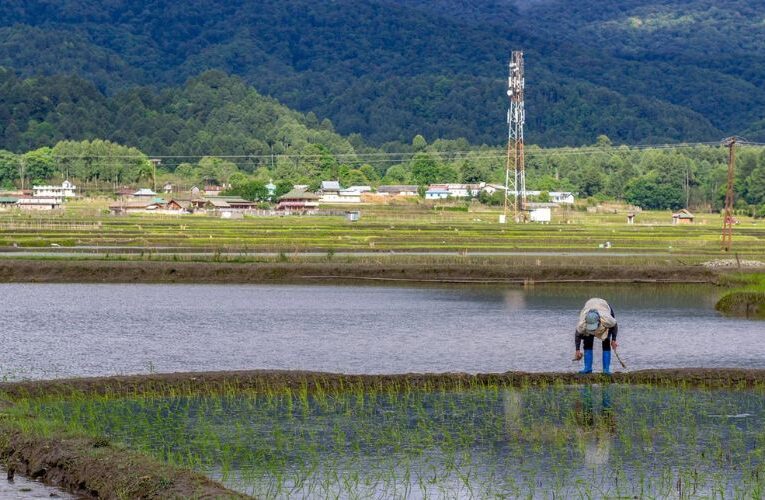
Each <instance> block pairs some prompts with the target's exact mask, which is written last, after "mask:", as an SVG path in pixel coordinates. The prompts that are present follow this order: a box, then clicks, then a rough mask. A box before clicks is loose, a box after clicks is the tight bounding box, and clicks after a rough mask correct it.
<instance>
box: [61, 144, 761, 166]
mask: <svg viewBox="0 0 765 500" xmlns="http://www.w3.org/2000/svg"><path fill="white" fill-rule="evenodd" d="M737 144H738V145H739V146H752V147H765V143H758V142H741V143H737ZM704 146H715V147H719V146H720V144H719V143H718V142H697V143H678V144H653V145H623V146H616V147H609V148H608V149H604V148H602V147H597V146H584V147H562V148H549V149H542V148H536V147H533V146H531V147H526V148H525V149H524V156H526V157H529V156H535V157H544V156H566V155H589V154H595V153H600V154H611V155H618V154H629V153H631V152H639V151H648V150H675V149H693V148H698V147H704ZM481 151H483V150H482V149H478V150H461V151H427V152H426V153H427V154H430V155H436V156H461V157H462V158H458V159H481V158H483V159H485V158H494V159H496V158H504V157H505V155H503V154H501V153H496V154H489V155H485V154H478V155H476V153H480V152H481ZM497 151H499V150H497ZM417 154H418V153H411V152H407V153H404V152H380V153H337V154H332V153H329V154H327V155H324V154H302V153H290V154H278V155H273V157H274V158H276V159H279V158H286V159H295V158H298V159H322V158H325V157H327V156H330V157H332V158H358V159H363V158H368V159H372V160H373V161H406V160H410V159H412V158H414V156H416V155H417ZM50 156H51V157H52V158H55V159H80V160H86V159H102V158H106V159H135V160H149V158H157V159H162V160H166V159H167V160H172V159H176V160H184V159H190V160H193V159H202V158H205V157H210V158H218V159H224V160H253V161H254V160H268V161H269V162H270V159H271V155H217V154H198V155H88V154H79V155H70V154H63V155H62V154H52V155H50ZM376 158H379V159H376ZM163 164H164V162H163Z"/></svg>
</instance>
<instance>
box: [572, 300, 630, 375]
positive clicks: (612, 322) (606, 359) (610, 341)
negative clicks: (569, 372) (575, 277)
mask: <svg viewBox="0 0 765 500" xmlns="http://www.w3.org/2000/svg"><path fill="white" fill-rule="evenodd" d="M614 316H615V315H614V310H613V308H612V307H611V306H610V305H608V302H606V301H605V300H603V299H597V298H593V299H590V300H588V301H587V302H585V304H584V307H583V308H582V312H580V313H579V323H577V325H576V332H575V333H574V344H575V345H576V354H575V355H574V359H576V360H580V359H582V351H581V350H580V345H581V343H582V340H584V368H583V369H582V370H581V371H580V372H579V373H592V344H593V342H594V341H595V337H597V338H598V339H599V340H602V341H603V373H605V374H606V375H610V374H611V369H610V368H611V348H614V349H616V347H617V344H616V333H617V332H618V331H619V327H618V326H617V325H616V319H615V318H614Z"/></svg>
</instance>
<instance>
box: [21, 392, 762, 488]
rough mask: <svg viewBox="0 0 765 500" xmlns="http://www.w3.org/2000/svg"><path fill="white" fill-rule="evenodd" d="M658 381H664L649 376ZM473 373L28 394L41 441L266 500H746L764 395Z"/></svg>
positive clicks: (758, 453)
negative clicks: (457, 499)
mask: <svg viewBox="0 0 765 500" xmlns="http://www.w3.org/2000/svg"><path fill="white" fill-rule="evenodd" d="M659 382H661V381H659ZM669 382H670V381H664V383H657V384H650V385H623V384H604V385H601V384H588V385H564V384H562V383H550V384H534V385H530V384H519V385H517V386H510V385H506V384H502V383H495V382H491V381H488V380H482V379H478V378H471V379H469V380H468V381H466V382H459V383H455V384H454V387H451V388H447V387H445V386H443V385H442V386H441V387H438V388H436V387H430V388H427V389H425V388H423V386H422V385H416V386H415V385H412V384H409V383H407V382H405V381H403V382H402V381H398V382H396V383H393V384H387V385H386V384H380V385H376V384H373V383H370V384H369V385H368V386H367V387H362V385H361V384H358V385H354V384H353V383H347V384H340V386H338V385H333V384H331V383H330V381H322V380H321V379H318V380H316V381H315V383H313V384H312V385H311V386H309V385H308V384H307V383H306V384H302V385H300V386H298V387H292V388H289V387H285V388H278V387H272V388H271V389H268V390H254V389H237V388H236V387H234V386H231V387H228V388H224V390H216V391H212V390H211V391H209V392H206V391H199V390H196V391H180V390H179V391H176V392H173V393H172V394H170V393H168V392H164V393H150V392H145V393H135V394H131V395H130V396H125V395H117V394H109V393H106V394H102V395H98V396H94V395H93V394H73V395H68V396H66V397H57V396H46V397H34V398H32V397H29V398H23V399H20V400H19V401H18V404H17V406H16V408H15V409H14V411H15V412H18V413H19V414H24V415H26V414H31V415H35V416H36V418H33V419H25V420H21V421H23V422H24V424H23V425H25V426H27V427H28V428H29V429H30V430H31V429H35V430H36V431H37V432H51V433H52V432H58V431H60V429H62V428H65V429H67V430H68V431H69V432H78V433H86V434H89V435H93V436H104V437H106V438H108V439H109V440H110V442H115V443H122V444H123V445H125V446H128V447H130V448H134V449H137V450H141V451H144V452H146V453H150V454H152V455H153V456H155V457H158V458H160V459H162V460H164V461H167V462H171V463H173V464H177V465H180V466H183V467H189V468H193V469H195V470H199V471H202V472H204V473H206V474H208V475H209V476H210V477H213V478H216V479H220V480H222V481H223V482H224V483H225V484H227V485H229V486H230V487H232V488H235V489H238V490H240V491H242V492H246V493H250V494H254V495H256V496H258V497H260V496H262V497H266V498H287V497H305V496H322V497H325V496H330V497H338V496H339V497H350V498H359V497H370V496H372V497H391V496H394V497H412V496H416V497H423V498H427V497H443V496H449V497H454V496H473V497H482V498H483V497H489V496H513V497H516V496H523V497H535V496H545V497H552V498H567V497H571V496H581V497H588V498H590V497H604V496H607V497H612V496H639V497H644V496H647V497H664V496H673V497H678V498H688V497H693V496H725V497H728V496H735V497H749V496H756V495H758V494H761V493H762V491H763V488H764V487H765V448H764V447H763V445H764V444H765V432H763V428H764V426H763V425H762V424H763V418H765V398H763V397H762V396H763V395H764V394H765V387H763V386H762V385H761V384H757V385H755V386H754V387H748V388H735V389H732V388H717V389H709V388H693V387H673V386H671V385H670V383H669Z"/></svg>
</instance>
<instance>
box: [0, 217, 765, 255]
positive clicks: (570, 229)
mask: <svg viewBox="0 0 765 500" xmlns="http://www.w3.org/2000/svg"><path fill="white" fill-rule="evenodd" d="M448 208H454V207H448ZM497 217H498V212H496V211H489V210H486V209H483V208H481V209H476V210H475V211H469V212H468V211H451V210H439V209H437V208H436V209H434V208H432V207H369V208H362V218H361V220H360V221H358V222H350V221H347V220H346V219H345V218H343V217H338V216H336V217H329V216H326V217H320V216H314V217H297V216H293V217H247V218H244V219H238V220H225V219H219V218H212V217H206V216H197V215H187V216H175V217H174V216H162V215H144V216H125V217H113V216H108V215H102V214H89V213H86V212H83V211H78V210H69V211H67V212H64V213H62V214H19V213H12V212H6V213H2V214H0V248H3V249H5V250H9V251H10V250H13V251H23V250H29V249H41V248H47V249H50V250H51V251H63V250H65V249H68V250H69V251H72V250H75V249H76V250H77V251H83V252H87V251H98V252H104V251H105V252H112V253H119V252H120V251H122V252H125V251H129V252H133V253H137V252H141V251H146V252H149V251H152V252H169V253H183V252H209V253H215V252H224V253H232V252H241V253H247V252H274V253H281V252H284V253H301V252H330V253H334V252H366V253H368V252H386V253H390V252H391V251H393V252H450V253H454V252H462V253H464V252H601V253H603V254H608V253H612V254H613V253H623V252H630V253H636V254H640V253H657V252H660V253H672V254H685V255H719V253H720V227H721V219H720V216H719V215H717V214H705V215H703V216H699V217H698V218H697V220H698V223H697V224H694V225H682V226H673V225H671V223H670V222H668V221H671V214H669V213H668V212H646V213H642V214H640V215H639V216H638V222H637V223H636V224H635V225H627V224H626V222H625V217H624V215H623V214H622V215H618V214H614V215H601V214H587V213H584V212H577V211H568V212H563V213H562V214H559V215H558V216H557V217H556V218H555V219H554V221H553V223H551V224H507V225H501V224H498V223H497V222H496V221H497ZM606 242H608V244H607V243H606ZM609 244H610V248H602V247H601V246H609ZM734 247H735V248H734V249H735V251H736V253H738V254H740V255H746V256H757V255H765V223H763V221H757V220H753V219H749V218H743V217H742V218H740V221H739V224H738V225H737V226H736V228H735V236H734Z"/></svg>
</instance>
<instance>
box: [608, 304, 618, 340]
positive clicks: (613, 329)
mask: <svg viewBox="0 0 765 500" xmlns="http://www.w3.org/2000/svg"><path fill="white" fill-rule="evenodd" d="M608 307H609V308H610V309H611V317H612V318H614V326H612V327H611V328H609V329H608V335H609V336H610V337H611V347H614V348H615V347H616V346H617V344H616V334H618V333H619V322H618V321H616V314H614V308H613V307H611V306H608Z"/></svg>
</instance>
